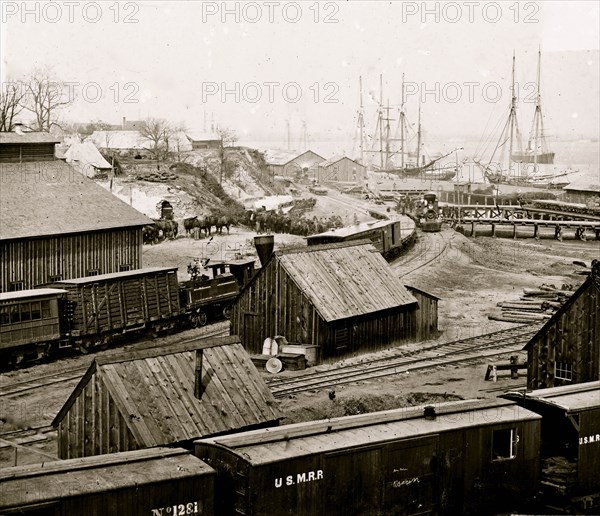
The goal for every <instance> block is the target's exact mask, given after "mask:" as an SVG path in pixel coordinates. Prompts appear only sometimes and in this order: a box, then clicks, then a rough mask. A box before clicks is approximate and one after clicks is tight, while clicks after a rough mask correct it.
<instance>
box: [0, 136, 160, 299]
mask: <svg viewBox="0 0 600 516" xmlns="http://www.w3.org/2000/svg"><path fill="white" fill-rule="evenodd" d="M40 145H41V146H42V147H43V146H45V145H46V144H45V143H43V142H42V143H40ZM1 147H2V146H1V145H0V149H1ZM40 152H41V151H40ZM0 176H1V182H2V186H1V188H0V255H2V261H1V262H0V292H8V291H14V290H25V289H30V288H34V287H36V286H39V285H43V284H46V283H49V282H52V281H57V280H62V279H71V278H79V277H82V276H88V275H94V274H106V273H112V272H119V271H122V270H129V269H139V268H140V267H141V265H142V228H143V226H144V225H146V224H151V223H152V221H151V220H150V219H149V218H147V217H145V216H144V215H143V214H141V213H140V212H138V211H137V210H135V209H133V208H132V207H131V206H129V205H127V204H126V203H124V202H123V201H121V200H119V199H118V198H117V197H115V196H114V195H112V194H111V193H110V192H108V191H107V190H105V189H104V188H102V187H101V186H99V185H97V184H96V183H94V182H93V181H91V180H90V179H88V178H86V177H84V176H83V175H81V174H80V173H78V172H76V171H75V170H74V169H73V168H72V167H70V166H69V165H68V164H66V163H64V162H63V161H61V160H55V161H23V162H21V163H10V162H1V163H0Z"/></svg>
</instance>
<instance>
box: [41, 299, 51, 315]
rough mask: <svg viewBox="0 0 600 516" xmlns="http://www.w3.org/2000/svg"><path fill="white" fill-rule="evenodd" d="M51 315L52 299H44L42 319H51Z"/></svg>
mask: <svg viewBox="0 0 600 516" xmlns="http://www.w3.org/2000/svg"><path fill="white" fill-rule="evenodd" d="M51 315H52V312H51V311H50V301H42V319H49V318H50V317H51Z"/></svg>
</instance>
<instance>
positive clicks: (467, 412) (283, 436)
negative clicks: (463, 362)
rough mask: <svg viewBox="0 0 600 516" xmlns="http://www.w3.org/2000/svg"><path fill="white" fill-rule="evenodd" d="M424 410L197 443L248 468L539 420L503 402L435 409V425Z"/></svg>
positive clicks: (475, 402)
mask: <svg viewBox="0 0 600 516" xmlns="http://www.w3.org/2000/svg"><path fill="white" fill-rule="evenodd" d="M423 410H424V406H419V407H408V408H400V409H396V410H388V411H385V412H372V413H368V414H360V415H357V416H347V417H339V418H332V419H326V420H322V421H311V422H308V423H298V424H293V425H284V426H280V427H277V428H269V429H265V430H256V431H252V432H245V433H243V434H238V435H231V436H223V437H214V438H211V439H202V440H199V441H196V442H195V444H196V445H218V446H222V447H225V448H227V449H229V450H231V451H232V452H233V453H235V454H237V455H239V456H240V457H242V458H243V459H244V460H245V461H247V462H249V463H250V464H252V465H265V464H270V463H274V462H278V461H282V460H286V459H290V458H297V457H302V456H308V455H314V454H317V453H328V452H335V451H336V450H341V449H346V448H350V447H353V446H365V445H374V444H377V443H385V442H389V441H391V440H397V439H409V438H414V437H419V436H425V435H431V434H436V433H440V432H445V431H451V430H456V429H461V428H469V427H481V426H484V425H486V426H496V425H502V424H505V423H514V422H516V421H534V420H538V419H541V416H540V415H538V414H536V413H535V412H531V411H529V410H527V409H524V408H522V407H519V406H518V405H517V404H516V403H514V402H511V401H508V400H465V401H459V402H447V403H440V404H437V405H435V410H436V414H437V415H436V417H435V419H425V418H424V417H423Z"/></svg>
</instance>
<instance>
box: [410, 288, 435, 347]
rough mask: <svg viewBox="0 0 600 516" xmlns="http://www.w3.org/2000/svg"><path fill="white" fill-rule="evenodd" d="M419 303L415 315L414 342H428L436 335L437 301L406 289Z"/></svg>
mask: <svg viewBox="0 0 600 516" xmlns="http://www.w3.org/2000/svg"><path fill="white" fill-rule="evenodd" d="M408 290H409V292H410V293H411V294H412V295H413V296H414V297H415V299H416V300H417V301H418V302H419V309H418V310H417V311H416V313H415V319H416V323H415V326H416V332H417V333H416V336H415V338H416V340H417V341H422V340H428V339H433V338H435V337H437V335H438V300H437V299H435V298H432V297H430V296H427V295H425V294H423V293H421V292H419V291H417V290H413V289H410V288H409V289H408Z"/></svg>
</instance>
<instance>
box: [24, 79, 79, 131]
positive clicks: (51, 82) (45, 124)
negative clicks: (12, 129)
mask: <svg viewBox="0 0 600 516" xmlns="http://www.w3.org/2000/svg"><path fill="white" fill-rule="evenodd" d="M25 84H26V86H25V89H26V91H25V98H24V99H23V101H22V106H23V107H24V108H25V109H27V110H28V111H30V112H31V113H33V115H34V116H35V122H34V126H33V128H34V129H35V130H36V131H50V127H51V126H52V125H54V124H57V122H58V111H59V110H60V109H63V108H65V107H66V106H69V105H70V104H72V103H73V101H74V100H75V98H74V97H75V95H74V93H73V92H72V91H71V89H70V88H69V87H68V84H67V83H66V82H62V81H59V80H57V79H56V78H55V77H54V76H53V75H52V73H51V72H50V70H48V69H37V70H35V71H34V72H33V73H32V74H31V76H30V77H29V79H28V80H27V81H26V82H25Z"/></svg>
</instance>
